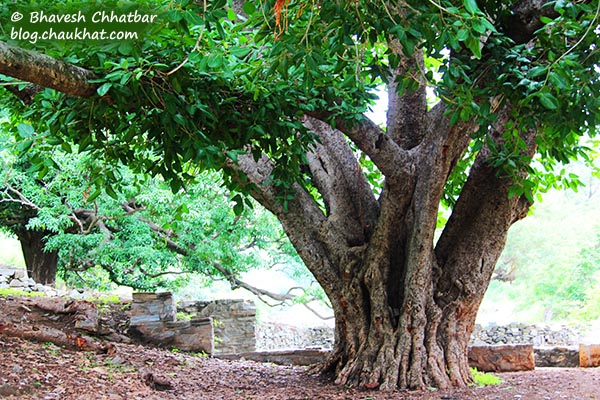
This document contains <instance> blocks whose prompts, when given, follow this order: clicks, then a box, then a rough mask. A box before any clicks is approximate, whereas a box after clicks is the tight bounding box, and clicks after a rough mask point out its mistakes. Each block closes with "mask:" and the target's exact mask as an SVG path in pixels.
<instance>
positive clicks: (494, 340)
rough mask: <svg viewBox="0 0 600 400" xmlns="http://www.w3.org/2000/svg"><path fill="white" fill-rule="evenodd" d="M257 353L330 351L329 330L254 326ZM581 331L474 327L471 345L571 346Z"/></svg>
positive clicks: (514, 325) (266, 325)
mask: <svg viewBox="0 0 600 400" xmlns="http://www.w3.org/2000/svg"><path fill="white" fill-rule="evenodd" d="M256 333H257V335H256V336H257V344H256V347H257V348H258V349H260V350H284V349H305V348H322V349H331V348H332V345H333V335H334V333H333V328H328V327H321V328H300V327H296V326H289V325H284V324H277V323H263V324H260V325H258V326H257V329H256ZM581 337H582V334H581V331H580V330H579V329H577V328H569V327H566V326H562V327H552V326H546V325H524V324H510V325H508V326H490V327H486V328H483V327H481V326H480V325H476V326H475V330H474V332H473V335H472V337H471V344H472V345H486V344H487V345H503V344H531V345H533V346H535V347H544V346H572V345H577V344H579V343H580V341H581Z"/></svg>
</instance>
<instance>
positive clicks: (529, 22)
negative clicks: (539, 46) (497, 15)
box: [501, 0, 559, 44]
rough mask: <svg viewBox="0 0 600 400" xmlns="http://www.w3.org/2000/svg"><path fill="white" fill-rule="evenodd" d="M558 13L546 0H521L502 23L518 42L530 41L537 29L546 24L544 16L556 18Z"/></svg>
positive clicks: (507, 33) (509, 35)
mask: <svg viewBox="0 0 600 400" xmlns="http://www.w3.org/2000/svg"><path fill="white" fill-rule="evenodd" d="M558 15H559V14H558V12H556V11H555V10H554V7H553V6H552V4H551V3H548V1H546V0H521V1H519V2H518V3H517V4H516V5H515V6H514V7H513V9H512V12H511V15H510V16H508V17H507V18H506V19H505V21H501V25H502V26H503V30H504V31H505V33H506V35H507V36H508V37H510V38H511V39H512V40H514V41H515V43H516V44H522V43H527V42H529V41H530V40H531V39H532V38H533V34H534V33H535V31H537V30H538V29H540V28H541V27H543V26H544V24H543V22H542V21H541V18H542V17H548V18H556V17H558Z"/></svg>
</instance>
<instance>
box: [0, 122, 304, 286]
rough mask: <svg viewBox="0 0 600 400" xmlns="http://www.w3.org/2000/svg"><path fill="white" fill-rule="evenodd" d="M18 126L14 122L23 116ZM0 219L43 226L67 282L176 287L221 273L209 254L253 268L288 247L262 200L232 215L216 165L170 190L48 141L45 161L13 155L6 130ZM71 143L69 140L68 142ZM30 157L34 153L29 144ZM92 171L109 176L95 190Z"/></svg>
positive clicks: (233, 267) (289, 257) (236, 267)
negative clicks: (49, 149)
mask: <svg viewBox="0 0 600 400" xmlns="http://www.w3.org/2000/svg"><path fill="white" fill-rule="evenodd" d="M21 126H22V125H21ZM4 139H5V142H4V143H3V147H4V150H3V151H2V152H1V153H0V154H1V155H2V171H3V176H2V182H3V185H2V191H1V193H0V221H1V222H0V224H1V225H2V228H3V229H5V230H8V231H9V232H12V233H17V232H18V230H19V229H22V228H25V229H29V230H39V231H46V232H48V235H47V236H46V238H45V240H46V243H45V248H46V250H47V251H57V252H58V253H59V273H60V274H61V275H62V277H63V278H64V279H65V280H66V281H67V283H69V284H72V285H75V286H81V285H84V286H88V287H100V288H108V287H111V284H112V283H118V284H122V285H126V286H131V287H134V288H137V289H151V288H156V287H171V288H173V287H175V286H177V285H178V284H182V283H185V282H186V281H187V277H188V276H189V274H190V273H194V274H201V275H204V276H205V279H206V281H207V282H208V277H210V276H212V275H223V272H219V271H218V270H217V269H215V263H217V264H219V265H220V266H222V267H223V268H225V270H226V271H228V272H230V273H232V274H234V275H239V274H240V273H241V272H244V271H247V270H249V269H252V268H261V267H262V268H268V267H269V266H270V265H273V264H277V263H280V262H282V263H284V262H294V257H295V256H294V252H293V249H292V248H291V246H290V245H289V242H288V241H286V240H285V236H283V232H281V229H280V227H279V226H278V224H277V223H276V221H275V219H274V218H273V217H272V216H270V215H269V214H268V213H266V212H265V211H264V210H262V208H260V207H256V208H254V209H247V210H245V212H243V213H241V214H239V215H236V214H235V213H234V211H233V207H234V206H235V203H234V202H233V201H232V200H231V197H232V196H231V195H230V194H229V193H228V192H227V191H225V190H223V189H222V187H221V186H220V184H219V182H220V180H221V178H220V177H219V175H218V174H216V173H205V174H201V175H198V176H197V177H196V180H195V183H194V184H191V185H189V186H188V187H187V188H186V190H180V191H178V192H177V193H175V194H174V193H173V192H172V191H171V188H170V187H169V185H168V184H167V183H165V182H164V181H163V180H162V179H160V178H150V177H147V176H144V175H141V174H134V173H133V172H132V171H131V170H129V169H127V168H126V167H124V166H120V167H119V168H116V169H109V168H107V166H106V165H103V164H102V163H101V162H100V161H99V160H95V159H93V158H91V157H90V156H89V155H86V154H80V153H77V152H71V153H66V152H64V150H63V149H61V148H55V149H54V150H53V151H52V152H51V153H45V156H48V155H50V154H51V155H52V156H51V157H45V160H50V162H47V163H46V164H45V169H44V170H43V171H40V170H39V165H38V164H35V163H32V162H31V161H30V160H28V159H26V158H25V159H24V158H17V157H15V156H14V155H12V153H11V150H13V151H14V147H15V146H14V143H12V141H11V140H10V139H9V138H6V136H4ZM74 147H75V148H76V146H74ZM29 156H30V158H31V157H42V155H40V154H37V153H36V152H35V151H30V153H29ZM92 171H103V173H102V175H101V176H103V177H104V179H106V180H107V182H118V190H117V191H115V190H113V189H112V187H111V185H110V184H107V185H106V186H105V189H104V190H103V191H102V192H94V186H93V184H92V183H91V182H92V175H91V174H92V173H93V172H92Z"/></svg>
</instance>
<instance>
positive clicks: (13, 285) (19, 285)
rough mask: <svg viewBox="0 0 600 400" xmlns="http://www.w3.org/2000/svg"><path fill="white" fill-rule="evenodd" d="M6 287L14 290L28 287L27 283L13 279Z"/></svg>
mask: <svg viewBox="0 0 600 400" xmlns="http://www.w3.org/2000/svg"><path fill="white" fill-rule="evenodd" d="M8 285H9V286H10V287H11V288H15V289H21V288H24V287H27V286H28V284H27V282H23V281H22V280H21V279H13V280H12V281H10V283H9V284H8Z"/></svg>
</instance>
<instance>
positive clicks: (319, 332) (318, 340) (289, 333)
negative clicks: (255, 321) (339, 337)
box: [256, 323, 334, 350]
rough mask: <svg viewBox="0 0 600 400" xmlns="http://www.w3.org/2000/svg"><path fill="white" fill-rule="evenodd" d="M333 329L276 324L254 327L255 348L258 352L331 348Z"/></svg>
mask: <svg viewBox="0 0 600 400" xmlns="http://www.w3.org/2000/svg"><path fill="white" fill-rule="evenodd" d="M333 336H334V334H333V328H329V327H312V328H301V327H297V326H292V325H285V324H278V323H261V324H259V325H257V326H256V348H257V349H259V350H291V349H316V348H321V349H325V350H331V349H332V348H333Z"/></svg>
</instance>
